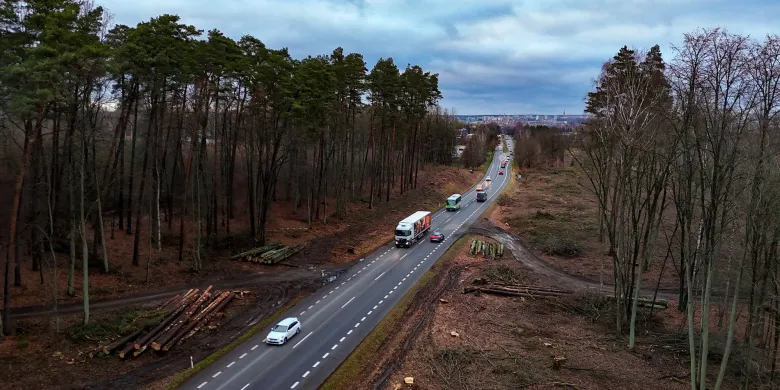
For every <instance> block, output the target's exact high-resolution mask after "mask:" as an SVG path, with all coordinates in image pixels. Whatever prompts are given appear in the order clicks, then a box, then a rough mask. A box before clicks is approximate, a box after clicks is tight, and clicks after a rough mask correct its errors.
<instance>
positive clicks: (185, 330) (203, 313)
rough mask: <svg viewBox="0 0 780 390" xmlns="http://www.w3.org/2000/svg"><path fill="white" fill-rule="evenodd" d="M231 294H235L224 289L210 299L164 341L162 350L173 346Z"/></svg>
mask: <svg viewBox="0 0 780 390" xmlns="http://www.w3.org/2000/svg"><path fill="white" fill-rule="evenodd" d="M231 294H233V295H235V293H233V292H230V291H225V292H223V293H222V294H220V295H219V296H218V297H217V298H216V299H214V300H213V301H211V303H209V305H208V306H207V307H206V308H205V309H203V311H201V312H200V313H198V315H196V316H195V317H193V318H192V320H190V321H189V322H188V323H187V325H186V326H185V327H183V328H182V329H180V330H179V331H178V332H176V334H175V335H174V336H173V337H172V338H171V339H170V340H168V342H167V343H165V345H163V347H162V350H163V351H168V350H169V349H171V347H173V346H174V345H175V344H176V342H178V341H179V340H181V338H182V337H184V335H185V334H187V333H188V332H189V331H191V330H192V328H194V327H195V326H196V325H198V324H199V323H200V320H202V319H203V318H205V317H207V316H208V315H209V314H211V313H212V312H213V311H214V310H216V309H217V308H221V307H223V306H224V305H222V302H224V301H225V300H226V299H227V297H228V296H230V295H231Z"/></svg>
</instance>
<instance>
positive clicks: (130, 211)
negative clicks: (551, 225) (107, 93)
mask: <svg viewBox="0 0 780 390" xmlns="http://www.w3.org/2000/svg"><path fill="white" fill-rule="evenodd" d="M139 100H141V99H136V101H135V111H134V113H133V136H132V137H133V139H132V140H131V141H130V142H131V146H130V176H129V177H128V179H127V180H128V188H127V234H133V215H132V214H133V175H134V174H135V144H136V143H137V141H138V101H139ZM151 117H152V115H150V116H149V118H150V120H151ZM142 192H143V191H142ZM140 196H141V195H139V197H140ZM139 202H140V200H139ZM136 227H138V224H136ZM135 261H136V259H135V255H133V264H134V265H138V264H135Z"/></svg>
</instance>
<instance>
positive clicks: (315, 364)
mask: <svg viewBox="0 0 780 390" xmlns="http://www.w3.org/2000/svg"><path fill="white" fill-rule="evenodd" d="M319 365H320V361H319V360H317V363H314V365H313V366H312V368H317V366H319Z"/></svg>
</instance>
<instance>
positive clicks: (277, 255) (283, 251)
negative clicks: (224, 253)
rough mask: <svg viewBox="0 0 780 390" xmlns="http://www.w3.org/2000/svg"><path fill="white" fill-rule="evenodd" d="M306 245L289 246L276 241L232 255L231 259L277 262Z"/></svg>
mask: <svg viewBox="0 0 780 390" xmlns="http://www.w3.org/2000/svg"><path fill="white" fill-rule="evenodd" d="M305 247H306V243H303V244H300V245H298V246H294V247H289V246H284V245H282V244H280V243H278V242H275V243H272V244H268V245H265V246H261V247H259V248H254V249H250V250H248V251H246V252H241V253H239V254H237V255H235V256H232V257H231V259H233V260H243V261H251V262H254V263H261V264H276V263H279V262H281V261H282V260H285V259H287V258H288V257H290V256H292V255H294V254H296V253H298V252H300V251H301V250H303V248H305Z"/></svg>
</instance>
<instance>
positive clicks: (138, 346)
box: [133, 344, 141, 350]
mask: <svg viewBox="0 0 780 390" xmlns="http://www.w3.org/2000/svg"><path fill="white" fill-rule="evenodd" d="M133 348H135V349H136V350H138V349H141V344H133Z"/></svg>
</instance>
